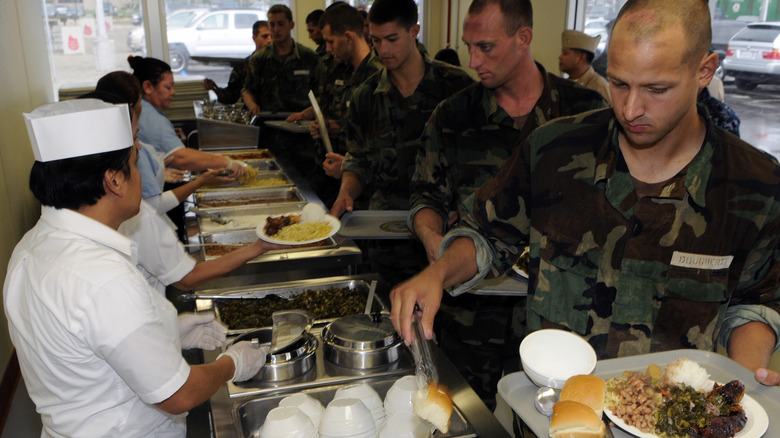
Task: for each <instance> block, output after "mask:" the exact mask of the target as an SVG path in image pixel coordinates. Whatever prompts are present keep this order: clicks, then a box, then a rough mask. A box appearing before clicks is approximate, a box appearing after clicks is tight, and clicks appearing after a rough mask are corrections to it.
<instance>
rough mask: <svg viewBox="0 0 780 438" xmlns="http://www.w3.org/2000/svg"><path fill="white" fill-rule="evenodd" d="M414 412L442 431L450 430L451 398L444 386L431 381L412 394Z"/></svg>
mask: <svg viewBox="0 0 780 438" xmlns="http://www.w3.org/2000/svg"><path fill="white" fill-rule="evenodd" d="M412 406H413V408H414V409H413V410H414V414H415V415H417V416H418V417H420V418H422V419H423V420H425V421H427V422H429V423H431V424H432V425H433V426H434V427H435V428H436V429H439V430H440V431H441V432H442V433H447V432H449V431H450V416H452V399H451V398H450V395H449V394H448V392H447V389H446V388H445V387H444V386H441V385H438V384H435V383H431V384H430V385H428V386H426V387H424V388H420V389H418V390H417V391H415V393H414V395H412Z"/></svg>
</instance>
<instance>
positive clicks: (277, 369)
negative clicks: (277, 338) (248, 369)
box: [231, 327, 319, 382]
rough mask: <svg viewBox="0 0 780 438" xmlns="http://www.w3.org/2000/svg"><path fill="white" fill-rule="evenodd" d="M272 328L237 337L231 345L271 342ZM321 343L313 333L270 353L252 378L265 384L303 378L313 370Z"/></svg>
mask: <svg viewBox="0 0 780 438" xmlns="http://www.w3.org/2000/svg"><path fill="white" fill-rule="evenodd" d="M272 332H273V329H272V328H271V327H264V328H261V329H257V330H252V331H249V332H246V333H244V334H243V335H241V336H239V337H237V338H236V339H235V340H234V341H233V342H231V344H233V343H236V342H240V341H254V342H257V343H259V344H267V343H270V342H271V334H272ZM318 344H319V341H317V338H316V337H315V336H314V335H312V334H311V333H304V335H303V336H302V337H301V339H299V340H298V341H297V342H295V343H294V344H293V345H292V346H290V347H289V348H286V349H284V350H281V351H278V352H276V353H273V354H271V353H269V354H268V356H267V357H266V363H265V365H263V367H262V368H261V369H260V371H259V372H258V373H257V374H256V375H255V376H254V377H253V378H252V379H253V380H258V381H263V382H281V381H284V380H290V379H295V378H299V377H302V376H304V375H306V373H308V372H309V370H311V369H312V368H313V367H314V365H315V363H316V361H315V356H314V353H315V352H316V351H317V347H318Z"/></svg>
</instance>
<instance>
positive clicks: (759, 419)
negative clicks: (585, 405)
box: [604, 394, 769, 438]
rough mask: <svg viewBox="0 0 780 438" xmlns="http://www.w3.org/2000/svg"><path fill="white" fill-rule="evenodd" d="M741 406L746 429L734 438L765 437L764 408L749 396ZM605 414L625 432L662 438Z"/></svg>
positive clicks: (643, 437) (743, 397)
mask: <svg viewBox="0 0 780 438" xmlns="http://www.w3.org/2000/svg"><path fill="white" fill-rule="evenodd" d="M739 404H740V405H742V409H744V410H745V416H746V417H747V422H746V423H745V427H744V428H743V429H742V430H741V431H739V432H738V433H737V434H736V435H734V438H760V437H761V436H763V435H764V432H766V429H767V427H769V417H768V416H767V414H766V411H765V410H764V408H762V407H761V405H759V404H758V402H757V401H756V400H755V399H753V397H751V396H749V395H747V394H745V395H744V396H742V400H741V401H740V402H739ZM604 413H605V414H606V415H607V418H609V420H610V421H611V422H613V423H615V426H617V427H619V428H621V429H623V430H625V431H626V432H628V433H630V434H631V435H634V436H637V437H639V438H660V437H659V436H658V435H656V434H654V433H648V432H642V431H641V430H639V429H637V428H636V427H634V426H629V425H628V424H626V423H625V422H624V421H623V420H621V419H620V418H618V417H616V416H615V415H614V414H613V413H612V411H610V410H609V409H607V408H604Z"/></svg>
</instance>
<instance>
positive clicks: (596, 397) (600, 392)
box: [558, 374, 607, 418]
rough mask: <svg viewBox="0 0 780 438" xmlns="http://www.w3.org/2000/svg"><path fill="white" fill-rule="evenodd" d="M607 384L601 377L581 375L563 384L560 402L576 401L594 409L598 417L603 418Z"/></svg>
mask: <svg viewBox="0 0 780 438" xmlns="http://www.w3.org/2000/svg"><path fill="white" fill-rule="evenodd" d="M606 390H607V384H606V382H604V379H602V378H601V377H599V376H592V375H589V374H587V375H579V376H573V377H570V378H569V379H568V380H566V383H564V384H563V389H561V395H560V397H558V400H559V401H564V400H574V401H577V402H580V403H584V404H586V405H588V406H590V408H591V409H593V412H595V413H596V416H597V417H599V418H601V414H602V413H603V412H604V396H605V394H606Z"/></svg>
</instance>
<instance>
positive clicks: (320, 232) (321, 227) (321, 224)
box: [255, 204, 341, 245]
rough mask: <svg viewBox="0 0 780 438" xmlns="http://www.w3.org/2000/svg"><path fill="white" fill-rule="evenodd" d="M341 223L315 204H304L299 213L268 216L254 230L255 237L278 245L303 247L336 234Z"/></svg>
mask: <svg viewBox="0 0 780 438" xmlns="http://www.w3.org/2000/svg"><path fill="white" fill-rule="evenodd" d="M339 228H341V222H340V221H339V220H338V219H337V218H336V217H335V216H331V215H329V214H327V213H325V209H324V208H322V206H320V205H317V204H306V205H305V206H304V207H303V209H302V210H301V211H294V212H290V213H285V214H277V215H268V216H265V217H263V218H261V220H260V225H258V226H257V229H256V230H255V232H256V234H257V237H259V238H260V239H263V240H265V241H266V242H270V243H278V244H280V245H304V244H308V243H315V242H319V241H321V240H325V239H327V238H329V237H331V236H333V235H334V234H336V233H337V232H338V231H339Z"/></svg>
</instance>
